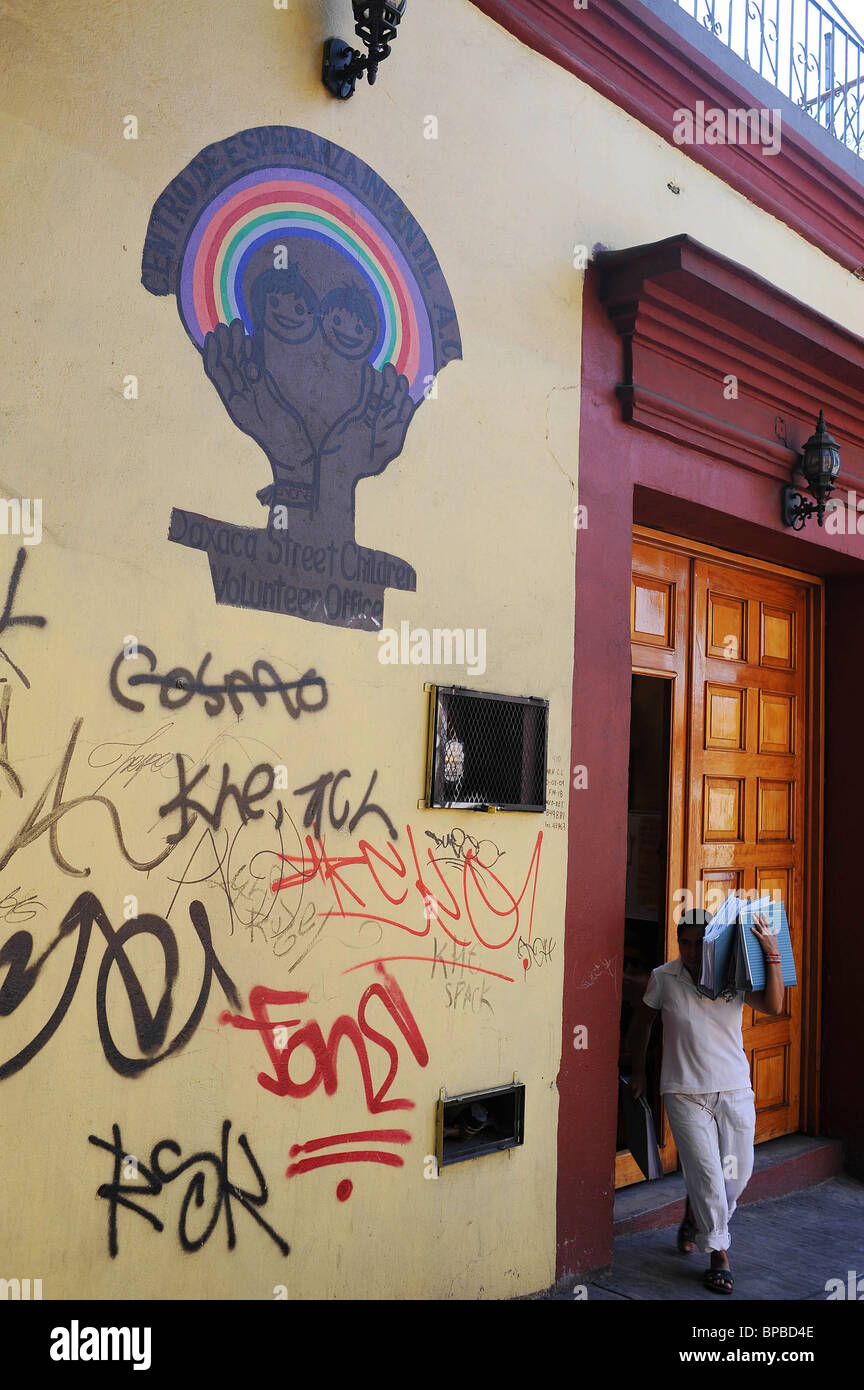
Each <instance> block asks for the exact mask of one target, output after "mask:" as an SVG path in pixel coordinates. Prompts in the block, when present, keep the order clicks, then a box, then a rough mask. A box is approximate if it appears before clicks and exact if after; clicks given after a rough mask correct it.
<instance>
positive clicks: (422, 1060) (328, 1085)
mask: <svg viewBox="0 0 864 1390" xmlns="http://www.w3.org/2000/svg"><path fill="white" fill-rule="evenodd" d="M376 970H377V972H378V973H379V975H381V977H382V979H383V980H384V981H385V983H384V984H378V983H376V984H371V985H369V987H368V988H367V989H366V990H365V991H364V993H363V995H362V997H361V999H360V1003H359V1005H358V1007H357V1017H356V1019H355V1018H352V1017H351V1015H350V1014H341V1015H340V1017H339V1018H337V1019H336V1021H335V1022H334V1023H333V1024H332V1026H331V1028H330V1033H329V1035H328V1037H327V1039H326V1040H325V1038H324V1034H323V1032H322V1031H321V1026H320V1024H319V1023H317V1022H316V1021H315V1020H314V1019H313V1020H312V1021H311V1022H309V1023H306V1024H304V1025H303V1026H302V1027H300V1026H299V1025H300V1024H301V1023H302V1020H301V1019H299V1018H285V1019H271V1017H270V1014H269V1012H268V1009H269V1006H270V1005H271V1004H272V1005H279V1006H284V1005H291V1004H303V1003H305V1002H306V1000H307V999H308V998H309V996H308V994H303V993H301V992H300V991H298V990H278V989H269V988H268V987H267V986H266V985H255V986H254V988H253V989H252V990H250V992H249V1008H250V1010H251V1013H252V1017H251V1018H244V1017H243V1015H242V1014H232V1013H228V1012H227V1011H226V1012H224V1013H222V1014H220V1016H219V1021H220V1023H230V1024H231V1026H232V1027H233V1028H241V1029H252V1030H253V1031H255V1032H258V1033H260V1034H261V1039H262V1041H263V1043H264V1046H265V1047H266V1049H267V1054H268V1056H269V1058H270V1061H271V1063H272V1065H273V1071H274V1075H273V1076H271V1075H270V1074H269V1073H268V1072H259V1074H258V1083H259V1085H260V1086H263V1087H264V1089H265V1091H270V1092H272V1094H273V1095H276V1096H294V1097H295V1098H296V1099H298V1100H299V1099H301V1098H302V1097H303V1096H308V1095H311V1094H312V1092H313V1091H316V1090H317V1089H318V1087H319V1086H323V1087H324V1090H325V1092H326V1093H327V1095H328V1096H332V1095H333V1094H334V1093H335V1092H336V1090H337V1089H338V1086H339V1077H338V1072H337V1054H338V1051H339V1044H340V1043H341V1041H342V1039H343V1038H347V1039H348V1040H349V1041H350V1043H351V1044H352V1046H353V1047H354V1050H355V1052H356V1054H357V1061H358V1062H359V1064H360V1073H361V1075H362V1077H363V1088H364V1091H365V1094H366V1106H367V1109H368V1110H369V1113H370V1114H371V1115H377V1114H380V1113H381V1112H383V1111H385V1110H412V1109H413V1108H414V1102H413V1100H406V1099H404V1098H402V1097H395V1096H394V1097H393V1098H391V1099H390V1100H385V1099H384V1097H385V1096H386V1095H387V1093H388V1091H389V1090H390V1087H391V1085H392V1084H393V1081H394V1080H395V1078H396V1072H397V1070H398V1067H399V1053H398V1051H397V1048H396V1045H395V1043H394V1042H393V1040H392V1038H390V1037H388V1036H387V1035H386V1034H385V1033H381V1032H379V1030H378V1029H377V1028H374V1027H373V1026H372V1024H371V1023H370V1022H369V1020H368V1019H367V1017H366V1011H367V1008H368V1006H369V1004H370V1002H371V1001H372V1000H373V999H379V1000H380V1001H381V1003H382V1004H383V1005H384V1008H385V1009H386V1010H387V1012H388V1013H389V1014H390V1016H391V1018H392V1019H393V1021H394V1023H395V1024H396V1026H397V1028H398V1029H399V1031H400V1032H401V1034H402V1036H403V1038H404V1039H405V1041H406V1042H407V1044H408V1047H409V1048H410V1050H411V1052H412V1054H413V1056H414V1058H415V1060H416V1061H417V1062H418V1063H419V1065H420V1066H421V1067H425V1066H426V1064H427V1062H428V1061H429V1053H428V1052H427V1050H426V1044H425V1042H424V1041H423V1036H422V1034H421V1032H420V1028H419V1026H418V1024H417V1020H416V1019H415V1018H414V1015H413V1014H412V1012H411V1010H410V1008H409V1007H408V1001H407V1000H406V998H405V996H404V994H403V993H402V990H401V989H400V988H399V985H398V984H397V982H396V980H395V979H394V978H393V976H392V975H388V973H387V971H386V970H385V969H384V967H383V965H377V966H376ZM277 1028H297V1029H298V1031H297V1032H296V1033H295V1034H294V1036H293V1037H292V1038H291V1039H290V1040H289V1041H288V1042H287V1043H286V1045H285V1047H283V1048H278V1047H277V1046H276V1041H275V1039H274V1037H273V1033H274V1030H275V1029H277ZM367 1042H371V1043H374V1044H375V1045H377V1046H378V1047H380V1048H381V1050H382V1051H383V1052H384V1053H385V1054H386V1055H387V1057H388V1059H389V1063H390V1065H389V1069H388V1071H387V1075H386V1076H385V1077H384V1080H383V1081H382V1082H381V1084H380V1085H379V1086H378V1087H377V1088H376V1087H375V1085H374V1084H373V1080H372V1069H371V1067H370V1065H369V1052H368V1048H367ZM300 1048H307V1049H308V1051H309V1052H311V1054H312V1058H313V1062H314V1066H313V1069H312V1074H311V1076H309V1077H308V1079H307V1080H305V1081H296V1080H295V1079H294V1077H293V1076H292V1070H291V1059H292V1058H293V1056H294V1054H295V1053H296V1052H297V1051H298V1050H299V1049H300Z"/></svg>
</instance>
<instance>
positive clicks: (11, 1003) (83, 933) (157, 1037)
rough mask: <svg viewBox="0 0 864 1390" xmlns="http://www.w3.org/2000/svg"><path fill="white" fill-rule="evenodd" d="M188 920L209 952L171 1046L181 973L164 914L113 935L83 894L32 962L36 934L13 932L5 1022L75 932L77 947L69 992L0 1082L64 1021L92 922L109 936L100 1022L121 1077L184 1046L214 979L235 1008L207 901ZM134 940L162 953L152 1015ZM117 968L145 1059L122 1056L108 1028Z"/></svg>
mask: <svg viewBox="0 0 864 1390" xmlns="http://www.w3.org/2000/svg"><path fill="white" fill-rule="evenodd" d="M189 917H190V919H191V921H192V925H193V927H194V928H195V932H196V935H197V937H198V940H199V942H200V943H201V949H202V951H203V953H204V973H203V977H202V980H201V988H200V990H199V993H198V998H197V1000H196V1002H195V1005H194V1007H193V1009H192V1012H191V1013H190V1015H189V1017H188V1018H187V1020H186V1022H185V1023H184V1024H183V1026H182V1028H180V1030H179V1031H178V1032H177V1033H176V1034H175V1036H174V1037H173V1038H172V1040H171V1041H170V1042H169V1043H168V1045H167V1046H165V1040H166V1037H167V1035H168V1027H169V1024H170V1022H171V1016H172V1013H173V1009H174V1004H173V999H172V993H173V989H174V983H175V981H176V979H177V973H178V968H179V951H178V948H177V939H176V937H175V936H174V932H173V930H172V929H171V927H170V926H169V925H168V923H167V922H165V921H163V919H162V918H161V917H157V916H156V915H155V914H154V913H143V914H142V915H141V916H140V917H137V918H135V919H133V920H132V921H129V922H124V924H123V926H122V927H120V929H119V930H118V931H115V930H114V928H113V927H112V925H111V923H110V921H109V920H108V915H107V913H106V912H105V909H104V908H103V906H102V904H101V903H100V902H99V899H98V898H97V897H96V896H95V894H93V893H82V894H81V895H80V896H79V897H78V898H76V900H75V902H74V903H73V904H72V906H71V908H70V909H69V911H68V912H67V913H66V916H65V917H64V918H63V921H62V922H61V923H60V927H59V930H58V932H57V935H56V936H55V938H54V940H53V941H52V942H51V943H50V945H49V946H47V947H46V949H45V950H44V951H43V952H42V954H41V956H39V958H38V959H37V960H35V961H33V962H32V964H31V956H32V953H33V937H32V936H31V935H30V933H29V932H28V931H17V932H13V934H12V935H11V936H10V937H9V938H8V939H7V940H6V941H5V942H4V944H3V946H2V948H0V966H4V965H5V966H8V970H7V974H6V977H5V979H4V980H3V983H2V984H0V1018H8V1017H9V1015H10V1014H13V1013H14V1012H15V1010H16V1009H17V1008H18V1007H19V1005H20V1004H22V1003H23V1002H24V1000H25V999H26V998H27V996H28V995H29V994H30V991H31V990H32V989H33V987H34V985H35V984H36V981H37V979H38V978H39V974H40V972H41V970H42V968H43V966H44V965H45V962H46V961H47V960H48V957H49V956H50V955H51V954H52V952H53V951H55V950H56V949H57V947H58V946H59V945H60V943H61V942H62V941H64V940H65V939H66V938H67V937H69V936H71V935H72V934H73V933H74V932H76V931H77V933H78V942H77V945H76V948H75V955H74V957H73V960H72V966H71V968H70V971H69V977H68V979H67V981H66V987H65V989H64V990H63V994H62V995H61V997H60V1001H59V1003H58V1004H57V1007H56V1008H55V1010H54V1012H53V1013H52V1015H51V1017H50V1018H49V1019H48V1022H47V1023H46V1024H45V1025H44V1027H43V1028H41V1029H40V1030H39V1032H38V1033H37V1034H36V1035H35V1037H33V1038H32V1039H31V1040H30V1042H29V1043H28V1044H27V1045H26V1047H23V1048H22V1049H21V1051H20V1052H17V1053H16V1054H15V1056H14V1057H10V1058H9V1060H8V1061H7V1062H3V1063H2V1064H0V1081H5V1079H6V1078H7V1077H8V1076H14V1075H15V1073H16V1072H18V1071H21V1069H22V1068H23V1067H26V1065H27V1063H28V1062H31V1061H32V1060H33V1058H34V1057H35V1056H36V1054H37V1053H38V1052H41V1050H42V1048H43V1047H44V1046H45V1044H46V1043H47V1042H48V1041H49V1040H50V1039H51V1038H52V1037H53V1036H54V1034H55V1033H56V1031H57V1029H58V1028H59V1027H60V1024H61V1023H62V1022H63V1019H64V1018H65V1016H66V1011H67V1010H68V1008H69V1005H70V1004H71V1002H72V999H73V997H74V995H75V990H76V989H77V987H78V981H79V980H80V978H81V972H82V970H83V969H84V961H85V958H86V955H87V948H88V946H89V944H90V935H91V931H92V928H93V925H94V923H95V925H96V926H97V927H98V928H99V930H100V931H101V932H102V935H103V936H104V938H105V952H104V955H103V956H102V961H101V964H100V966H99V976H98V979H97V983H96V1023H97V1027H98V1030H99V1039H100V1041H101V1043H102V1050H103V1052H104V1053H105V1057H106V1060H107V1061H108V1063H109V1065H110V1066H111V1067H113V1069H114V1071H116V1072H117V1073H118V1074H119V1075H120V1076H138V1075H139V1074H140V1073H141V1072H142V1071H146V1070H147V1068H148V1067H153V1066H155V1065H156V1063H157V1062H163V1061H164V1060H165V1058H166V1057H170V1056H171V1054H172V1053H174V1052H178V1051H179V1050H180V1048H182V1047H185V1045H186V1043H187V1042H188V1041H189V1039H190V1038H191V1037H192V1035H193V1034H194V1032H195V1030H196V1028H197V1027H198V1024H199V1023H200V1022H201V1018H202V1017H203V1014H204V1010H205V1008H206V1006H207V1001H208V999H209V997H210V987H211V984H212V981H213V976H214V975H215V976H216V979H217V980H218V981H219V984H220V986H221V989H222V992H223V994H224V995H225V997H226V999H229V1000H230V1001H231V1003H232V1004H233V1005H234V1006H235V1007H236V1008H239V1007H240V998H239V995H238V993H237V989H236V987H235V985H234V981H233V980H232V979H231V977H230V975H228V973H227V972H226V970H225V969H224V967H223V966H222V964H221V963H220V961H219V960H218V958H217V956H216V952H215V950H214V947H213V942H212V939H211V935H210V923H209V921H208V919H207V913H206V911H205V909H204V904H203V903H200V902H197V901H196V902H193V903H191V904H190V907H189ZM136 936H152V937H153V938H154V939H155V940H156V941H158V943H159V945H160V946H161V948H162V952H163V956H164V964H165V984H164V989H163V991H162V997H161V998H160V1000H159V1003H158V1005H157V1007H156V1010H155V1012H151V1009H150V1005H149V1004H148V1002H147V996H146V995H145V993H144V990H143V988H142V986H141V982H140V980H139V979H138V975H137V974H136V971H135V968H134V966H133V965H132V963H131V961H130V960H129V957H128V956H127V954H126V943H127V942H128V941H131V940H132V939H133V938H134V937H136ZM115 965H116V966H117V968H118V970H119V971H120V978H121V980H122V981H123V985H124V988H125V990H126V997H127V999H128V1001H129V1009H130V1012H131V1015H132V1022H133V1024H134V1027H135V1037H136V1041H137V1043H138V1047H139V1050H140V1052H141V1053H142V1054H143V1055H142V1056H140V1057H128V1056H127V1055H126V1054H125V1053H123V1052H121V1051H120V1049H119V1048H118V1046H117V1044H116V1043H115V1041H114V1037H113V1034H112V1031H111V1024H110V1022H109V1019H108V1006H107V996H108V982H109V979H110V976H111V971H112V969H113V968H114V966H115Z"/></svg>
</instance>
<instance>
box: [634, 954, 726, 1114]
mask: <svg viewBox="0 0 864 1390" xmlns="http://www.w3.org/2000/svg"><path fill="white" fill-rule="evenodd" d="M643 1000H644V1003H646V1004H648V1005H649V1006H650V1008H652V1009H662V1010H663V1068H662V1070H661V1073H660V1094H661V1095H664V1094H665V1093H666V1092H667V1091H675V1092H678V1093H679V1094H690V1093H692V1092H695V1093H697V1094H702V1093H703V1092H705V1091H740V1090H742V1089H743V1088H744V1087H745V1086H749V1085H750V1084H751V1083H750V1066H749V1064H748V1062H747V1057H746V1055H745V1052H744V1047H743V1045H742V1041H741V1015H742V1012H743V1009H744V995H743V994H741V993H739V994H737V995H736V996H735V998H734V999H732V1000H729V1001H727V1000H725V999H724V998H723V996H722V995H721V996H720V998H719V999H708V998H706V996H705V995H704V994H700V993H699V991H698V989H697V988H696V986H695V985H694V983H693V980H692V979H691V976H690V972H689V971H688V970H687V969H686V968H685V965H684V962H683V961H682V960H680V959H679V960H671V961H669V962H668V963H667V964H666V965H658V967H657V969H656V970H653V971H652V972H651V979H650V980H649V981H648V988H647V989H646V991H645V994H644V996H643Z"/></svg>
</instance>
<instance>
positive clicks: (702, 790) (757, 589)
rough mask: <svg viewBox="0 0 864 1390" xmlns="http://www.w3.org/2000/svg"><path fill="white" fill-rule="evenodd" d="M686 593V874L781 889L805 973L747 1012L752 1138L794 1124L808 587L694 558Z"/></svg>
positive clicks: (798, 1054)
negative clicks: (770, 1006)
mask: <svg viewBox="0 0 864 1390" xmlns="http://www.w3.org/2000/svg"><path fill="white" fill-rule="evenodd" d="M691 601H692V620H693V641H692V651H691V681H692V699H691V707H690V717H689V724H690V730H689V760H690V806H691V815H690V819H689V828H688V836H687V856H686V858H687V878H688V881H690V882H698V881H700V880H702V881H703V882H705V880H706V875H707V874H711V875H714V876H717V875H720V877H719V878H716V877H715V879H714V881H715V882H716V883H724V882H728V883H731V882H732V878H733V876H734V879H735V886H736V887H737V888H738V889H739V890H744V891H745V892H750V893H752V892H755V890H756V889H757V888H758V889H762V890H763V891H765V892H775V893H778V894H780V895H782V897H783V899H784V902H785V903H786V911H787V914H788V917H789V927H790V931H791V934H792V940H793V945H794V949H795V953H796V968H797V970H798V977H799V980H801V981H802V984H801V986H800V987H799V988H797V989H789V990H787V991H786V1001H785V1011H784V1014H783V1015H782V1016H781V1017H779V1018H770V1017H768V1016H767V1015H765V1014H757V1013H755V1011H754V1010H753V1009H749V1008H745V1011H744V1021H743V1022H744V1026H743V1041H744V1050H745V1052H746V1053H747V1056H748V1059H749V1061H750V1067H751V1076H752V1081H753V1089H754V1091H755V1093H756V1138H757V1141H759V1140H763V1139H768V1138H771V1137H773V1136H774V1135H778V1134H788V1133H789V1132H790V1131H792V1130H795V1129H797V1128H798V1122H799V1095H800V1073H801V996H802V989H803V987H804V982H803V975H802V969H803V961H802V956H801V942H802V930H801V924H802V912H803V900H804V894H803V868H804V860H805V855H804V848H805V846H804V804H805V785H804V779H805V751H806V744H807V738H806V688H807V687H806V667H807V660H806V651H807V644H806V636H807V612H808V595H807V587H806V585H804V584H801V583H796V582H795V581H793V580H789V579H785V578H780V577H779V576H778V575H773V574H766V573H765V572H761V573H758V574H756V573H754V572H752V571H748V570H747V569H746V568H745V567H744V566H742V565H736V564H734V563H725V562H722V563H721V562H715V561H710V560H706V559H697V558H694V559H693V561H692V600H691ZM723 875H726V876H727V877H726V878H725V880H724V878H723V877H722V876H723Z"/></svg>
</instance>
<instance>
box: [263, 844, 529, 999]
mask: <svg viewBox="0 0 864 1390" xmlns="http://www.w3.org/2000/svg"><path fill="white" fill-rule="evenodd" d="M406 831H407V838H408V843H409V845H410V847H411V861H412V862H411V867H410V868H409V865H408V864H406V862H405V860H404V859H403V858H402V856H401V855H400V854H399V852H398V850H396V848H395V847H394V845H393V843H392V841H389V840H388V842H387V846H386V851H385V852H382V851H381V850H379V849H376V848H375V847H374V846H373V845H372V844H370V842H369V841H368V840H360V842H359V846H358V850H359V852H358V853H357V854H353V855H350V854H349V855H339V856H336V855H334V856H330V855H329V854H328V853H327V851H326V849H325V847H324V845H323V843H322V841H321V840H314V839H313V837H312V836H311V835H307V836H306V852H305V853H304V854H303V855H302V857H301V858H300V859H299V860H298V859H297V858H295V857H292V856H291V855H287V854H286V855H282V856H281V857H282V859H283V860H284V861H285V863H286V864H288V865H289V866H290V868H291V870H292V872H291V873H290V874H287V875H286V876H285V877H284V878H280V879H279V880H278V881H277V882H276V883H274V884H273V885H272V887H273V891H274V893H277V892H280V891H281V890H283V889H291V888H297V887H299V886H301V885H303V884H307V883H311V882H312V881H313V880H314V879H316V878H317V879H319V880H320V882H321V884H322V885H323V886H324V887H326V888H327V889H329V891H330V893H331V894H332V898H333V901H332V904H331V905H329V906H328V907H327V908H326V909H325V912H326V915H327V916H329V917H330V918H346V919H347V918H358V919H360V920H362V921H373V922H380V923H382V925H385V926H392V927H398V928H399V930H400V931H405V932H408V933H409V935H411V936H416V937H426V936H428V935H429V932H430V930H431V928H432V924H433V922H434V923H435V924H436V926H438V927H440V928H441V930H442V931H443V932H445V933H446V935H447V936H448V937H449V938H450V940H451V941H453V942H454V943H455V945H456V946H459V947H463V946H473V945H474V944H475V942H479V943H480V945H481V946H484V947H486V948H487V949H488V950H490V951H500V950H502V949H503V948H504V947H505V946H508V945H509V944H510V942H511V941H512V940H513V938H514V937H515V936H516V933H517V932H518V931H519V929H520V925H523V930H524V917H525V909H524V908H523V906H522V905H523V900H525V899H527V906H528V914H527V915H528V922H527V932H526V937H527V940H528V941H529V942H530V940H531V932H532V928H533V923H534V902H535V899H536V896H537V880H538V876H539V872H540V851H541V847H542V843H543V832H542V830H541V831H539V832H538V835H537V839H536V841H535V844H534V850H533V853H532V855H531V860H530V862H529V864H528V869H527V872H526V874H525V879H524V881H523V883H522V885H521V888H519V890H518V893H517V891H516V890H515V889H511V888H510V887H508V885H507V884H506V883H505V882H504V881H503V879H502V878H501V877H500V876H499V875H498V874H496V873H493V871H492V869H490V868H489V867H488V866H487V865H485V864H483V863H482V862H481V860H480V858H479V857H478V855H477V853H476V852H475V851H474V850H473V849H472V848H469V849H468V850H467V851H466V853H465V856H464V859H463V860H462V862H461V865H460V866H459V869H458V872H457V874H456V875H455V876H454V875H452V874H451V879H450V880H448V879H445V877H444V874H443V873H442V868H441V864H440V862H439V861H438V860H436V858H435V856H434V855H433V853H432V850H431V848H429V847H426V860H425V861H423V860H421V856H420V855H419V854H418V851H417V847H416V845H415V842H414V836H413V833H412V831H411V827H410V825H409V826H407V827H406ZM444 867H448V866H447V865H445V866H444ZM424 875H425V877H424ZM430 885H431V886H430ZM529 887H530V890H531V891H530V895H529V893H528V890H529ZM454 889H455V891H454ZM412 890H413V892H414V893H416V894H417V896H416V897H414V896H413V893H412ZM409 895H410V896H409ZM394 908H397V909H401V911H400V912H399V914H398V916H397V915H396V914H395V913H394V911H393V909H394ZM457 924H458V926H457ZM385 960H386V961H393V960H412V961H427V962H429V961H434V957H433V956H428V955H405V956H379V957H376V958H375V960H373V961H363V962H361V964H360V965H355V966H351V967H349V969H350V970H358V969H362V968H363V966H365V965H370V964H379V963H381V962H382V961H385ZM471 968H472V969H474V970H476V971H479V972H480V973H481V974H490V975H496V976H497V978H499V979H503V980H506V981H507V982H508V983H511V984H512V983H513V977H512V976H511V975H505V974H501V973H500V972H499V971H492V970H487V969H486V968H485V967H484V966H478V965H475V966H472V967H471ZM345 973H348V972H347V971H346V972H345Z"/></svg>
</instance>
